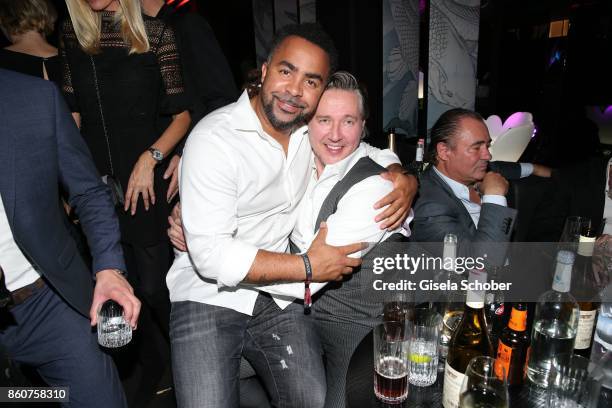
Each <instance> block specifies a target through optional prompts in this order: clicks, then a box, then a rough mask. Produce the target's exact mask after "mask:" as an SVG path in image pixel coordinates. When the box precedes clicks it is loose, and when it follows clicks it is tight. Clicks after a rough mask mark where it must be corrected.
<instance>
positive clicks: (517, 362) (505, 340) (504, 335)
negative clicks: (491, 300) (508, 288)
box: [495, 302, 529, 387]
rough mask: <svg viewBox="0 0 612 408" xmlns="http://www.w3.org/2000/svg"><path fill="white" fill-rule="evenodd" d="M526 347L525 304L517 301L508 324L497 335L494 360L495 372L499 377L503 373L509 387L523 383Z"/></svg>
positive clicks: (527, 345) (527, 337)
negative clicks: (497, 340) (497, 341)
mask: <svg viewBox="0 0 612 408" xmlns="http://www.w3.org/2000/svg"><path fill="white" fill-rule="evenodd" d="M528 348H529V333H527V304H525V303H523V302H517V303H515V304H514V305H512V312H511V314H510V321H508V326H506V327H505V328H504V330H502V332H501V335H500V336H499V343H498V345H497V359H496V361H495V374H497V376H498V377H500V378H501V377H502V375H504V374H505V375H506V378H507V380H508V386H510V387H514V386H517V385H522V384H523V381H524V378H525V363H526V362H527V349H528Z"/></svg>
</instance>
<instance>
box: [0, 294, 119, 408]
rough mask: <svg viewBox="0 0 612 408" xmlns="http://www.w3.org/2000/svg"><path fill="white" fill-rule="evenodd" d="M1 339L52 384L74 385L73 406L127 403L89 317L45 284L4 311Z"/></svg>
mask: <svg viewBox="0 0 612 408" xmlns="http://www.w3.org/2000/svg"><path fill="white" fill-rule="evenodd" d="M0 313H1V315H2V322H1V323H0V343H2V345H3V346H4V348H5V349H6V352H7V354H8V355H9V356H10V357H12V358H13V359H14V360H15V361H17V362H20V363H23V364H27V365H29V366H31V367H33V368H35V369H36V370H37V371H38V373H39V374H40V376H41V377H42V378H43V379H44V380H45V381H46V382H47V383H48V384H49V385H50V386H64V387H69V395H70V406H73V407H100V408H114V407H127V403H126V400H125V395H124V393H123V388H122V386H121V382H120V381H119V376H118V375H117V370H116V368H115V365H114V364H113V360H112V359H111V358H110V357H109V356H108V355H106V354H105V353H104V352H102V350H101V349H100V347H99V346H98V342H97V337H96V334H95V332H93V331H92V328H91V326H90V324H89V319H87V318H86V317H84V316H82V315H80V314H79V313H77V312H76V311H74V310H73V309H72V308H71V307H70V306H68V305H67V304H66V302H64V301H63V300H62V299H61V298H60V297H59V296H58V295H57V294H56V293H55V292H54V291H53V290H51V289H50V288H49V287H47V286H45V287H43V288H40V289H36V292H35V293H34V294H33V295H32V296H31V297H30V298H28V299H27V300H26V301H25V302H24V303H22V304H20V305H18V306H15V307H13V308H11V309H10V310H6V309H2V310H0Z"/></svg>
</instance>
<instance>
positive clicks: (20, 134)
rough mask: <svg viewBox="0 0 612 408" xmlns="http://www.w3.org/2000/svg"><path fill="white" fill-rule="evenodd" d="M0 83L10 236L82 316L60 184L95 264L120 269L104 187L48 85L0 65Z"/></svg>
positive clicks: (82, 272) (80, 276) (85, 299)
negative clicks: (74, 213)
mask: <svg viewBox="0 0 612 408" xmlns="http://www.w3.org/2000/svg"><path fill="white" fill-rule="evenodd" d="M0 89H2V93H0V194H1V195H2V201H3V203H4V210H5V211H6V215H7V218H8V222H9V225H10V227H11V231H12V233H13V237H14V239H15V241H16V243H17V245H18V246H19V248H20V249H21V250H22V252H23V253H24V254H25V256H26V257H27V258H28V260H29V261H30V263H32V265H33V266H34V267H35V268H36V269H37V270H38V271H39V272H40V273H41V274H42V275H43V276H44V277H45V279H46V281H47V282H48V283H49V284H50V285H51V286H53V288H54V289H55V290H56V291H57V292H58V293H59V294H60V295H61V296H62V297H63V298H64V300H66V301H67V302H68V304H70V305H71V306H72V307H73V308H74V309H76V310H77V311H79V312H81V313H82V314H83V315H85V316H88V314H89V308H90V307H91V302H92V293H93V290H92V288H93V280H92V272H91V270H90V269H89V267H88V266H87V265H86V264H85V262H84V261H83V260H82V258H81V257H80V255H79V253H78V251H77V247H76V245H75V242H74V240H73V238H72V236H71V235H70V233H69V230H68V224H67V223H68V222H69V221H68V219H67V217H66V214H65V213H64V210H63V207H62V205H61V201H60V196H59V186H60V185H61V186H62V187H63V189H64V191H66V193H67V195H68V204H70V206H71V207H73V208H74V210H75V212H76V214H77V216H78V218H79V220H80V223H81V226H82V228H83V231H84V232H85V235H86V236H87V242H88V244H89V248H90V250H91V254H92V258H93V271H94V272H98V271H100V270H103V269H111V268H116V269H121V270H124V271H125V264H124V261H123V254H122V251H121V245H120V243H119V242H120V232H119V223H118V221H117V216H116V214H115V209H114V207H113V204H112V202H111V197H110V191H109V190H108V187H106V185H104V184H103V183H102V181H101V180H100V176H99V175H98V173H97V171H96V168H95V167H94V164H93V160H92V158H91V155H90V153H89V149H88V148H87V145H86V144H85V142H84V141H83V138H82V137H81V135H80V133H79V130H78V129H77V127H76V125H75V124H74V121H73V119H72V116H71V115H70V111H69V110H68V107H67V106H66V104H65V102H64V99H63V97H62V95H61V93H60V92H59V90H58V89H57V88H56V87H55V85H53V84H52V83H51V82H48V81H44V80H42V79H38V78H34V77H31V76H27V75H22V74H19V73H16V72H12V71H6V70H2V69H0ZM0 262H2V260H1V259H0Z"/></svg>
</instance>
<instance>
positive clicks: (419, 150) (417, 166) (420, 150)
mask: <svg viewBox="0 0 612 408" xmlns="http://www.w3.org/2000/svg"><path fill="white" fill-rule="evenodd" d="M424 155H425V139H419V140H418V142H417V147H416V153H415V156H414V161H413V162H412V163H411V164H410V167H411V168H412V171H413V172H414V173H415V174H421V172H423V170H424V165H423V156H424Z"/></svg>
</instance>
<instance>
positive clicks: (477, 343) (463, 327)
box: [442, 270, 495, 408]
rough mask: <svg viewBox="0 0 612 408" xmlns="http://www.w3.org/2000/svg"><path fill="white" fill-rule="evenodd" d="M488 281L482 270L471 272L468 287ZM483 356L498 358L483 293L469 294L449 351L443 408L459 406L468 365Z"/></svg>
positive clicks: (473, 291)
mask: <svg viewBox="0 0 612 408" xmlns="http://www.w3.org/2000/svg"><path fill="white" fill-rule="evenodd" d="M486 281H487V274H486V272H484V271H480V270H473V271H471V272H470V276H469V279H468V283H469V284H474V283H480V284H483V283H485V282H486ZM483 355H484V356H489V357H495V353H494V350H493V344H491V339H490V338H489V333H488V329H487V323H486V319H485V312H484V291H476V290H468V292H467V297H466V301H465V308H464V310H463V316H462V318H461V321H460V322H459V325H458V326H457V329H456V330H455V332H454V333H453V337H452V338H451V341H450V344H449V347H448V355H447V357H446V366H445V368H444V387H443V391H442V405H443V406H444V408H457V407H458V406H459V396H460V392H461V384H462V382H463V378H464V377H465V374H464V373H465V370H466V368H467V366H468V363H469V362H470V360H471V359H472V358H474V357H476V356H483Z"/></svg>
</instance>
